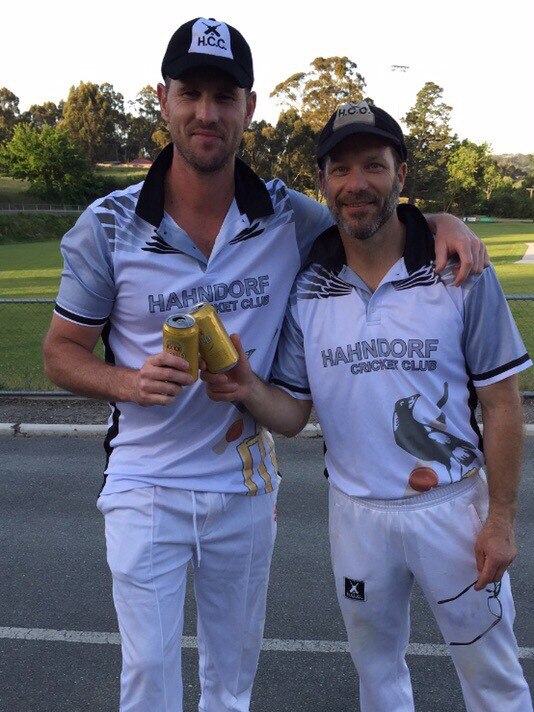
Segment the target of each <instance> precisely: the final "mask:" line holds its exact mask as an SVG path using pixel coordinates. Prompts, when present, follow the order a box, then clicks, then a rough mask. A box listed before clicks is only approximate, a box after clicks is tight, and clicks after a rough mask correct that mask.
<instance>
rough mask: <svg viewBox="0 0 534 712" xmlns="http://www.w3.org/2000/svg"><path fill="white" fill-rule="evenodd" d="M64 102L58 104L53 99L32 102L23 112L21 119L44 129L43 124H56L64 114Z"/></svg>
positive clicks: (34, 126)
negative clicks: (37, 102) (40, 102)
mask: <svg viewBox="0 0 534 712" xmlns="http://www.w3.org/2000/svg"><path fill="white" fill-rule="evenodd" d="M63 104H64V102H63V101H60V102H59V104H57V105H56V104H55V103H54V102H53V101H45V102H44V104H32V105H31V106H30V108H29V109H28V111H24V112H23V113H22V114H21V116H20V120H21V122H23V123H27V124H30V126H32V127H33V128H36V129H42V128H43V126H55V125H56V124H57V123H58V122H59V121H60V120H61V117H62V115H63Z"/></svg>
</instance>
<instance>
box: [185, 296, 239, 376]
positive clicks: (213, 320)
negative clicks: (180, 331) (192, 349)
mask: <svg viewBox="0 0 534 712" xmlns="http://www.w3.org/2000/svg"><path fill="white" fill-rule="evenodd" d="M189 314H190V315H191V316H192V317H193V318H194V320H195V321H196V323H197V324H198V346H199V349H200V355H201V356H202V358H203V359H204V361H205V362H206V366H207V368H208V371H211V372H212V373H222V372H223V371H228V370H229V369H230V368H233V367H234V366H235V365H236V363H237V362H238V360H239V356H238V353H237V351H236V349H235V346H234V345H233V343H232V340H231V339H230V337H229V336H228V332H227V331H226V329H225V328H224V325H223V323H222V321H221V320H220V319H219V317H218V316H217V312H216V311H215V309H214V308H213V307H212V306H211V304H208V303H207V302H199V303H198V304H195V305H194V306H193V307H191V309H190V310H189Z"/></svg>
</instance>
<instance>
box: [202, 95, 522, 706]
mask: <svg viewBox="0 0 534 712" xmlns="http://www.w3.org/2000/svg"><path fill="white" fill-rule="evenodd" d="M406 157H407V154H406V146H405V143H404V138H403V135H402V131H401V128H400V126H399V125H398V124H397V122H396V121H394V119H393V118H392V117H391V116H389V114H387V113H386V112H385V111H384V110H383V109H380V108H378V107H376V106H371V105H368V104H367V103H366V102H360V103H358V104H345V105H343V106H341V107H339V108H338V109H337V110H336V112H335V113H334V114H333V115H332V117H331V119H330V120H329V121H328V123H327V125H326V126H325V128H324V129H323V131H322V133H321V135H320V137H319V141H318V146H317V159H318V163H319V168H320V171H319V177H320V182H321V188H322V190H323V193H324V195H325V197H326V199H327V202H328V206H329V208H330V211H331V213H332V216H333V217H334V218H335V221H336V223H337V226H333V227H330V228H328V229H327V230H326V231H325V233H323V235H321V236H320V237H319V238H318V239H317V240H316V242H315V244H314V246H313V248H312V250H311V253H310V255H309V257H308V260H307V265H306V267H305V268H304V270H303V271H302V272H301V273H300V275H299V276H298V277H297V280H296V282H295V286H294V288H293V290H292V293H291V297H290V301H289V306H288V309H287V313H286V320H285V323H284V328H283V331H282V336H281V338H280V341H279V345H278V352H277V357H276V359H275V363H274V367H273V372H272V378H271V380H272V384H271V385H268V384H266V383H264V382H263V381H261V379H259V378H258V377H257V376H256V375H255V374H254V373H253V372H252V370H251V369H250V366H249V364H248V362H247V360H246V359H245V358H244V356H243V353H242V352H241V358H240V361H239V362H238V365H237V366H236V367H235V368H234V369H233V370H232V371H230V372H228V374H219V375H217V374H209V373H204V374H203V379H204V380H205V381H206V382H207V384H208V393H209V395H210V397H212V398H213V399H214V400H216V401H222V402H224V401H226V400H239V401H240V402H242V403H243V404H244V405H245V406H246V408H247V409H248V411H249V412H250V413H252V414H253V415H254V416H255V418H256V420H257V421H258V422H260V423H263V425H265V426H266V427H268V428H270V429H273V430H275V431H277V432H281V433H283V434H286V435H294V434H296V433H297V432H298V431H299V430H300V429H301V428H302V427H303V426H304V425H305V423H306V422H307V419H308V416H309V413H310V409H311V404H312V400H313V404H314V406H315V409H316V412H317V415H318V418H319V421H320V423H321V426H322V431H323V436H324V439H325V446H326V457H325V459H326V473H327V474H328V477H329V485H330V488H329V489H330V513H329V528H330V544H331V556H332V566H333V570H334V576H335V584H336V590H337V595H338V600H339V604H340V607H341V611H342V614H343V619H344V622H345V626H346V629H347V633H348V638H349V645H350V651H351V655H352V658H353V661H354V664H355V666H356V668H357V670H358V673H359V676H360V705H361V710H362V711H363V712H378V711H380V712H382V711H384V712H385V711H386V710H387V712H413V710H414V702H413V695H412V689H411V683H410V675H409V672H408V668H407V665H406V661H405V653H406V648H407V646H408V641H409V632H410V619H409V605H410V594H411V589H412V586H413V582H414V580H417V581H418V583H419V585H420V586H421V588H422V590H423V593H424V595H425V597H426V599H427V601H428V603H429V605H430V606H431V608H432V611H433V613H434V615H435V618H436V620H437V622H438V624H439V626H440V629H441V631H442V633H443V636H444V638H445V640H446V642H447V643H448V645H449V646H450V653H451V656H452V659H453V661H454V664H455V666H456V669H457V672H458V675H459V677H460V682H461V685H462V690H463V694H464V699H465V703H466V709H467V710H468V712H482V711H484V712H501V711H502V710H506V712H529V711H531V710H532V702H531V699H530V693H529V690H528V687H527V684H526V682H525V679H524V677H523V673H522V670H521V666H520V664H519V661H518V658H517V653H518V650H517V643H516V640H515V637H514V633H513V627H512V626H513V620H514V615H515V613H514V604H513V600H512V595H511V591H510V581H509V577H508V574H507V573H506V569H507V567H508V565H509V564H510V562H511V561H512V560H513V558H514V557H515V554H516V548H515V541H514V515H515V507H516V495H517V487H518V483H519V476H520V465H521V441H522V410H521V403H520V399H519V394H518V390H517V375H516V374H518V373H519V372H520V371H523V370H524V369H526V368H528V367H529V366H531V365H532V362H531V360H530V358H529V356H528V354H527V353H526V351H525V347H524V344H523V342H522V340H521V337H520V336H519V333H518V331H517V328H516V326H515V324H514V322H513V319H512V317H511V314H510V312H509V309H508V307H507V303H506V300H505V297H504V295H503V293H502V290H501V288H500V286H499V283H498V280H497V278H496V275H495V272H494V270H493V268H491V267H490V268H488V269H486V270H484V272H483V273H482V274H480V275H473V276H470V277H469V278H468V279H467V280H466V281H465V282H464V283H463V284H462V286H461V288H459V289H458V288H456V287H454V286H453V280H454V276H453V269H452V268H453V263H450V264H449V265H448V267H447V269H446V270H445V271H444V272H442V274H440V275H438V274H437V273H436V271H435V268H434V259H435V250H434V240H433V238H432V234H431V232H430V230H429V228H428V224H427V222H426V220H425V219H424V217H423V215H422V214H421V213H420V212H419V211H418V210H417V209H416V208H415V207H414V206H410V205H398V199H399V195H400V192H401V190H402V187H403V184H404V180H405V176H406ZM234 338H235V341H236V345H237V346H238V347H239V340H238V339H237V338H236V337H234ZM477 399H478V400H479V402H480V404H481V410H482V419H483V423H484V444H482V437H481V433H480V431H479V429H478V426H477V422H476V419H475V415H474V411H475V408H476V405H477Z"/></svg>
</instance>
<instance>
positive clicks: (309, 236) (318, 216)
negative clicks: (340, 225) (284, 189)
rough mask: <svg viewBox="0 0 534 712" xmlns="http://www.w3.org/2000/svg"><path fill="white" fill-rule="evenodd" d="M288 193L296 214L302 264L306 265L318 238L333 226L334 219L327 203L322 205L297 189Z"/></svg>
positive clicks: (296, 230) (296, 228)
mask: <svg viewBox="0 0 534 712" xmlns="http://www.w3.org/2000/svg"><path fill="white" fill-rule="evenodd" d="M288 193H289V198H290V200H291V207H292V208H293V214H294V216H295V232H296V236H297V244H298V248H299V252H300V257H301V265H304V263H305V261H306V258H307V257H308V254H309V252H310V250H311V247H312V245H313V243H314V242H315V240H316V238H317V237H318V236H319V235H320V234H321V233H323V232H324V231H325V230H326V229H327V228H329V227H331V226H332V225H333V224H334V221H333V219H332V216H331V215H330V211H329V210H328V208H327V207H326V205H321V203H318V202H317V201H316V200H312V198H308V196H307V195H304V194H303V193H299V192H297V191H296V190H288Z"/></svg>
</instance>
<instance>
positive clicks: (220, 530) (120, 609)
mask: <svg viewBox="0 0 534 712" xmlns="http://www.w3.org/2000/svg"><path fill="white" fill-rule="evenodd" d="M275 504H276V491H275V492H272V493H270V494H262V495H258V496H256V497H250V496H246V495H225V494H219V493H211V492H191V491H189V490H179V489H173V488H166V487H143V488H138V489H132V490H129V491H127V492H120V493H115V494H109V495H101V496H100V497H99V500H98V508H99V509H100V511H101V512H102V513H103V514H104V516H105V525H106V526H105V528H106V543H107V558H108V564H109V567H110V569H111V573H112V576H113V599H114V603H115V608H116V611H117V617H118V622H119V630H120V633H121V639H122V673H121V697H120V712H182V709H183V706H182V705H183V703H182V689H183V686H182V675H181V640H182V630H183V621H184V597H185V588H186V573H187V566H188V563H189V562H190V561H193V562H194V563H195V564H196V565H195V567H194V581H195V596H196V602H197V614H198V615H197V618H198V623H197V635H198V648H199V658H200V671H199V672H200V684H201V691H202V694H201V699H200V705H199V710H200V711H201V712H248V710H249V705H250V696H251V691H252V683H253V680H254V675H255V673H256V668H257V664H258V658H259V654H260V648H261V642H262V636H263V627H264V622H265V605H266V597H267V584H268V578H269V567H270V563H271V555H272V550H273V545H274V540H275V536H276V521H275Z"/></svg>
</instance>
